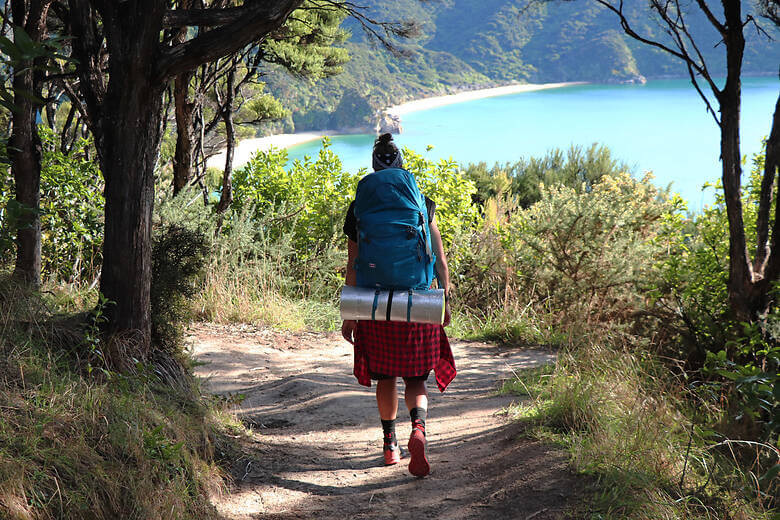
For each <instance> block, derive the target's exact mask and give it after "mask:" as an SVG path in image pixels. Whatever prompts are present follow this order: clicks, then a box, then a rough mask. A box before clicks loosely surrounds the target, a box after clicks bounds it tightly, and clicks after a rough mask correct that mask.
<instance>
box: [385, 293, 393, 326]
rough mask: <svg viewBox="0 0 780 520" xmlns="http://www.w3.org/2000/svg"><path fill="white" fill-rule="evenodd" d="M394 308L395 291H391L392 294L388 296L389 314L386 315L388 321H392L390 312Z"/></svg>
mask: <svg viewBox="0 0 780 520" xmlns="http://www.w3.org/2000/svg"><path fill="white" fill-rule="evenodd" d="M392 308H393V291H392V290H391V291H390V294H388V295H387V314H386V315H385V319H387V321H390V311H391V310H392Z"/></svg>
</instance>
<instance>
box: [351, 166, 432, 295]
mask: <svg viewBox="0 0 780 520" xmlns="http://www.w3.org/2000/svg"><path fill="white" fill-rule="evenodd" d="M355 218H356V220H357V234H358V237H357V238H358V240H357V243H358V257H357V259H356V260H355V273H356V275H357V280H356V281H357V285H358V286H360V287H372V288H378V289H393V290H395V289H428V288H429V287H430V285H431V282H433V265H434V263H435V262H436V256H435V255H434V254H433V251H432V249H431V232H430V228H429V227H428V209H427V208H426V206H425V197H424V196H423V195H422V194H421V193H420V190H419V188H418V187H417V181H416V180H415V178H414V175H412V174H411V173H409V172H408V171H406V170H402V169H400V168H389V169H386V170H380V171H378V172H374V173H369V174H368V175H366V176H365V177H363V178H362V179H360V182H359V183H358V186H357V193H356V195H355Z"/></svg>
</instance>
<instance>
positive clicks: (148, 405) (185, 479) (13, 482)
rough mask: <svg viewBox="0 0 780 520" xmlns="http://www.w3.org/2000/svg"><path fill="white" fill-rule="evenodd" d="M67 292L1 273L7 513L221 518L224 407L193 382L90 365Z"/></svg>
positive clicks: (0, 402) (2, 500) (2, 475)
mask: <svg viewBox="0 0 780 520" xmlns="http://www.w3.org/2000/svg"><path fill="white" fill-rule="evenodd" d="M62 298H63V297H62V295H61V294H60V295H56V297H52V296H51V295H48V293H46V292H45V293H44V294H43V296H42V295H41V294H40V293H34V292H29V291H27V290H25V289H23V288H21V287H19V286H17V285H15V284H13V283H12V282H10V281H9V280H7V277H4V278H3V279H2V280H0V329H1V330H0V360H2V361H0V517H2V518H12V519H54V518H58V519H59V518H61V519H71V518H95V519H116V518H123V519H148V518H171V519H174V518H176V519H178V518H193V519H194V518H198V519H201V518H203V519H208V518H217V514H216V511H215V510H214V508H213V506H212V505H211V504H210V501H209V496H210V495H213V494H215V493H219V492H221V488H222V485H223V484H222V482H223V477H224V475H223V474H222V472H221V471H220V470H219V469H218V467H217V466H216V465H215V464H214V462H213V461H214V459H215V443H218V442H220V440H219V439H220V438H222V435H221V432H222V431H223V430H225V429H226V428H229V427H230V426H229V425H227V424H226V423H225V419H224V416H222V414H221V413H220V412H219V410H218V409H217V408H215V407H214V406H213V405H212V404H210V403H209V402H208V401H205V400H203V399H201V397H200V392H199V390H198V388H197V385H196V384H195V382H194V380H192V379H187V380H186V381H183V382H182V384H179V385H175V386H171V385H169V384H163V383H162V382H161V381H160V379H159V378H158V377H157V375H156V374H155V372H154V371H153V370H152V368H151V367H140V368H139V370H138V373H137V374H135V375H132V376H130V375H121V374H119V373H116V372H110V371H88V370H86V369H85V368H86V365H85V364H84V362H83V360H84V359H85V358H86V356H85V355H84V354H83V353H80V351H81V350H83V349H88V348H89V341H90V338H89V335H90V333H91V332H90V328H89V327H88V326H87V327H83V326H81V325H80V324H79V321H78V320H77V319H74V318H73V317H71V318H70V319H66V320H60V319H56V317H55V313H56V312H57V311H59V310H60V309H61V307H58V305H57V302H58V301H61V299H62ZM71 305H72V304H71ZM66 308H68V310H71V311H72V309H70V308H69V307H68V306H66ZM77 316H78V315H77ZM185 383H186V384H185Z"/></svg>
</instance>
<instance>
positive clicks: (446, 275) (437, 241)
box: [429, 217, 450, 326]
mask: <svg viewBox="0 0 780 520" xmlns="http://www.w3.org/2000/svg"><path fill="white" fill-rule="evenodd" d="M429 228H430V230H431V246H432V247H433V252H434V254H436V264H434V266H433V267H434V269H436V278H438V280H439V288H441V289H444V301H445V305H444V326H447V325H449V324H450V270H449V268H448V267H447V256H446V255H445V254H444V244H442V241H441V232H439V226H438V225H436V217H433V221H431V223H430V225H429Z"/></svg>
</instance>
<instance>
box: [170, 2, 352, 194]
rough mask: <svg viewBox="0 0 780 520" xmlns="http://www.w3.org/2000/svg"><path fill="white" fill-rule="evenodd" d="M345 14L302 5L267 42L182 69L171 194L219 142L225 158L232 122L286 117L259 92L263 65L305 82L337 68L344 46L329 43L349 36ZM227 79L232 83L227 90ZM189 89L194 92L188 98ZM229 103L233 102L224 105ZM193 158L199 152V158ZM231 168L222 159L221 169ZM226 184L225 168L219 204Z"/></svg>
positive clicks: (344, 55)
mask: <svg viewBox="0 0 780 520" xmlns="http://www.w3.org/2000/svg"><path fill="white" fill-rule="evenodd" d="M346 13H347V11H346V10H341V9H339V10H333V9H321V8H317V4H313V3H311V2H310V3H305V4H304V5H303V6H302V7H301V8H300V9H298V10H296V11H295V12H293V13H292V15H291V16H290V18H288V20H287V21H286V22H285V24H284V25H283V26H281V27H280V28H279V29H277V30H275V31H274V32H273V33H272V34H270V35H269V37H268V39H267V40H266V41H264V42H262V43H254V44H252V45H250V46H248V47H246V48H244V49H242V50H241V51H240V52H236V53H234V54H232V55H231V56H229V57H227V58H225V59H223V60H219V61H218V62H213V63H210V64H207V65H204V66H202V67H201V69H200V71H199V72H198V73H197V74H192V73H186V74H187V76H186V77H185V75H181V76H179V77H177V78H176V82H175V87H174V104H175V107H176V132H177V140H176V153H175V156H174V161H173V191H174V194H176V193H178V192H179V191H180V190H181V189H182V188H184V186H186V185H187V183H188V182H190V181H191V180H192V178H193V174H194V173H196V171H197V169H198V166H202V167H204V168H205V165H204V163H205V160H206V157H205V156H206V155H208V154H209V153H210V152H211V150H212V149H216V147H217V146H213V145H218V147H220V148H221V147H222V146H224V147H225V148H227V152H228V153H227V154H226V155H227V156H230V152H231V151H232V149H233V147H234V144H235V142H234V138H233V137H232V136H233V134H234V129H233V128H232V127H233V125H258V124H260V123H262V122H264V121H268V120H273V119H279V118H281V117H284V115H286V112H285V111H284V110H283V109H282V107H281V104H279V103H278V102H276V101H275V100H274V99H272V98H271V96H270V95H268V94H263V93H262V90H263V84H262V83H260V82H259V80H260V78H261V77H262V75H263V73H262V68H263V67H264V66H268V65H269V64H276V65H279V66H281V67H283V68H284V69H285V70H287V71H288V72H290V73H292V74H294V75H296V76H298V77H302V78H307V79H309V80H310V81H314V80H317V79H320V78H322V77H327V76H332V75H334V74H338V73H340V72H341V70H342V69H341V65H342V64H344V63H345V62H346V61H347V59H348V55H347V52H346V50H345V49H343V48H339V47H334V44H336V43H340V42H343V41H344V40H345V39H346V38H347V36H348V33H347V32H346V31H345V30H343V29H341V28H340V27H339V26H340V24H341V22H342V21H343V19H344V17H345V16H346ZM231 77H232V80H233V81H232V84H231V86H230V88H228V80H229V79H230V78H231ZM190 91H193V95H192V97H191V99H190V96H189V92H190ZM250 99H251V102H249V101H250ZM229 103H233V106H228V104H229ZM228 113H229V114H231V117H229V118H228V117H225V116H226V114H228ZM233 116H235V119H233ZM219 123H223V124H224V140H223V139H219V141H218V142H215V141H217V140H216V139H214V134H216V132H217V130H218V128H219ZM197 156H200V157H199V160H197V159H196V158H197ZM229 160H230V161H232V158H230V157H229ZM230 168H231V166H230V165H229V164H228V163H226V166H225V169H226V170H230ZM195 178H196V179H197V178H198V177H197V176H196V177H195ZM229 183H230V172H229V171H227V172H226V174H225V175H224V182H223V190H222V193H223V195H225V194H227V196H223V198H222V201H221V202H220V207H224V208H226V207H227V205H229V200H228V199H229ZM226 188H227V189H226Z"/></svg>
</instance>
